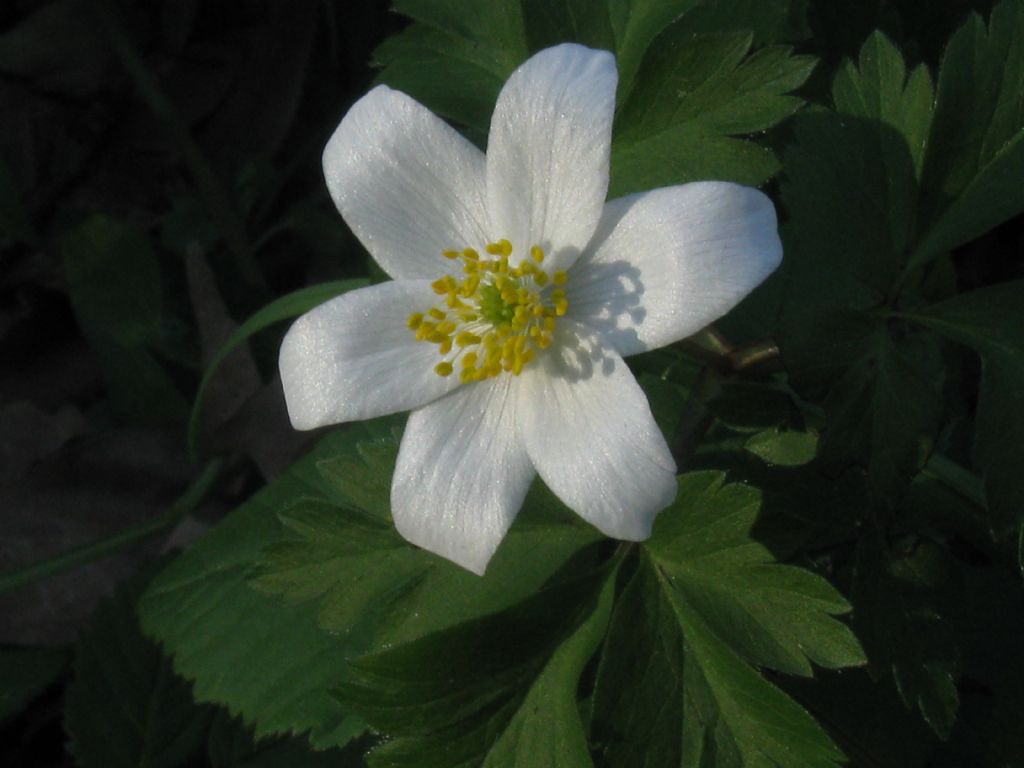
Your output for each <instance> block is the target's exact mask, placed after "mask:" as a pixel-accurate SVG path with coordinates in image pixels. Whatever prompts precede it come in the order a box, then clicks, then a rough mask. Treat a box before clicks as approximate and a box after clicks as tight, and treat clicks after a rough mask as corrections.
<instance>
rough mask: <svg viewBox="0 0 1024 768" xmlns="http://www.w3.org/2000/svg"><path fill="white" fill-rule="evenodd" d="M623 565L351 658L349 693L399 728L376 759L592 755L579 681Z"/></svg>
mask: <svg viewBox="0 0 1024 768" xmlns="http://www.w3.org/2000/svg"><path fill="white" fill-rule="evenodd" d="M613 576H614V569H609V570H605V571H599V572H597V573H594V574H588V575H585V576H583V577H581V578H579V579H575V580H573V581H569V582H564V583H562V584H558V585H555V586H552V587H550V588H548V589H546V590H542V591H540V592H537V593H536V594H535V595H533V596H532V597H530V598H528V599H527V600H524V601H523V602H522V603H519V604H518V605H515V606H513V607H511V608H509V609H507V610H505V611H502V612H499V613H496V614H493V615H491V616H488V617H485V618H483V619H481V620H478V621H476V622H473V623H467V624H461V625H457V626H454V627H452V628H450V629H448V630H445V631H442V632H438V633H435V634H432V635H428V636H426V637H423V638H421V639H419V640H417V641H413V642H410V643H406V644H404V645H400V646H398V647H396V648H392V649H388V650H386V651H383V652H381V653H378V654H373V655H370V656H365V657H362V658H359V659H356V660H354V661H353V662H351V664H350V665H349V668H348V674H347V675H346V679H345V681H344V682H343V683H342V685H341V686H340V687H339V688H338V689H337V692H336V693H337V695H338V697H339V698H341V699H342V700H344V701H346V702H349V703H351V705H352V706H354V707H355V708H356V710H357V711H358V712H360V713H361V714H363V715H364V716H365V717H366V719H367V721H368V722H369V723H370V724H371V725H372V726H374V727H376V728H379V729H381V730H382V731H383V732H385V733H387V734H389V735H391V736H393V737H394V740H392V741H389V742H388V743H387V744H386V745H384V746H383V747H381V748H379V749H377V750H375V751H374V752H373V753H372V754H371V755H370V759H369V762H370V765H372V766H395V767H396V768H397V766H420V765H422V766H427V765H430V766H459V765H480V764H482V765H484V766H515V765H525V764H529V765H538V766H566V767H567V768H568V767H569V766H586V765H589V764H590V762H589V758H588V755H587V745H586V739H585V736H584V732H583V726H582V722H581V720H580V715H579V712H578V709H577V704H576V689H577V686H578V685H579V677H580V673H581V672H582V669H583V666H584V665H585V664H586V662H587V660H588V659H589V658H590V656H591V655H592V654H593V652H594V650H595V648H596V646H597V644H598V643H599V642H600V640H601V637H602V635H603V633H604V628H605V625H606V624H607V621H608V613H609V609H610V605H611V600H610V597H611V590H610V588H609V587H610V585H611V584H612V581H613V579H612V577H613ZM602 585H604V586H603V588H602ZM526 760H529V761H530V762H529V763H524V762H523V761H526Z"/></svg>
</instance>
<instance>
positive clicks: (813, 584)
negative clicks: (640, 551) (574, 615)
mask: <svg viewBox="0 0 1024 768" xmlns="http://www.w3.org/2000/svg"><path fill="white" fill-rule="evenodd" d="M679 491H680V492H679V498H678V500H677V501H676V503H675V505H673V506H672V507H670V508H669V509H668V510H667V511H666V512H664V513H663V514H662V515H661V516H660V517H659V518H658V521H657V523H656V525H655V532H654V535H653V537H652V538H651V540H650V541H649V542H648V543H647V544H646V545H645V550H646V553H645V555H644V557H643V558H642V561H641V562H640V564H639V566H638V571H637V572H636V573H635V574H634V576H633V577H632V580H631V581H630V583H629V585H628V586H627V587H626V589H625V591H624V592H623V594H622V597H621V598H620V601H619V602H618V603H617V605H616V610H615V615H614V617H613V620H612V627H611V629H610V630H609V637H608V641H607V644H606V646H605V651H604V654H603V656H602V660H601V668H600V670H599V673H598V679H597V687H596V692H595V697H594V698H595V701H594V720H595V731H596V734H597V735H598V736H599V738H601V740H602V741H604V742H605V746H604V753H605V758H606V759H607V761H608V764H609V765H612V766H615V765H651V766H655V765H673V764H684V765H704V764H709V765H780V766H784V765H794V766H796V765H821V766H831V765H837V764H838V761H840V760H841V758H842V754H841V753H840V752H839V751H838V750H837V749H836V748H835V746H834V745H833V744H832V742H831V741H830V740H829V738H828V737H827V736H826V735H825V733H824V732H823V731H821V730H820V728H819V727H818V726H817V725H816V724H815V722H814V720H813V719H812V718H811V717H810V715H808V714H807V712H806V711H804V710H803V709H802V708H801V707H800V706H799V705H798V704H796V703H795V702H794V701H793V700H791V699H790V698H788V697H787V696H786V695H785V694H784V693H783V692H782V691H780V690H779V689H778V688H776V687H775V686H773V685H772V684H771V683H769V682H768V681H766V680H765V679H764V678H763V677H761V676H760V675H759V674H758V673H757V671H756V670H755V669H754V668H753V667H751V666H750V665H751V664H756V665H758V666H763V667H767V668H771V669H776V670H779V671H784V672H789V673H791V674H797V675H810V674H811V667H810V662H811V661H813V662H814V663H816V664H818V665H821V666H825V667H831V668H836V667H845V666H851V665H857V664H861V663H863V661H864V657H863V653H862V651H861V650H860V646H859V645H858V643H857V641H856V640H855V639H854V637H853V635H852V633H851V632H850V630H849V629H848V628H847V627H846V626H845V625H843V624H841V623H840V622H838V621H837V620H836V619H834V618H832V616H833V615H835V614H841V613H845V612H847V611H848V610H849V605H848V604H847V603H846V601H845V600H844V599H843V598H842V597H841V596H840V595H839V593H838V592H836V590H835V589H834V588H833V587H831V586H830V585H829V584H828V582H826V581H825V580H824V579H822V578H820V577H819V576H815V575H813V574H812V573H810V572H808V571H804V570H802V569H798V568H792V567H788V566H782V565H778V564H776V563H774V562H773V558H772V556H771V554H770V553H769V552H768V551H767V550H766V549H765V548H764V547H763V546H762V545H760V544H758V543H757V542H756V541H754V540H753V539H751V538H750V529H751V526H752V524H753V522H754V518H755V517H756V515H757V510H758V506H759V497H758V494H757V493H756V491H754V490H752V489H750V488H747V487H745V486H740V485H724V486H723V484H722V477H721V475H719V474H716V473H696V474H688V475H683V476H682V477H681V478H680V487H679ZM680 723H681V724H682V731H681V732H680Z"/></svg>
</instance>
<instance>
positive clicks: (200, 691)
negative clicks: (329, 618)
mask: <svg viewBox="0 0 1024 768" xmlns="http://www.w3.org/2000/svg"><path fill="white" fill-rule="evenodd" d="M366 434H367V433H366V432H365V431H364V430H363V429H362V427H361V426H357V427H353V428H352V429H350V430H347V431H343V432H337V433H335V434H333V435H331V436H329V437H327V438H325V439H324V440H323V441H321V443H320V444H319V445H318V447H317V450H315V451H314V452H313V453H311V454H310V455H309V456H307V457H306V458H304V459H303V460H301V461H299V462H298V463H296V464H295V465H293V466H292V467H291V468H289V469H288V470H287V471H286V472H285V473H284V474H282V475H281V477H280V478H279V479H278V480H277V481H276V482H275V483H273V484H271V485H270V486H268V487H267V488H265V489H264V490H262V491H261V492H260V493H258V494H256V495H255V496H253V497H252V498H251V499H250V500H249V501H248V502H246V503H245V504H243V505H242V506H241V507H239V508H238V509H236V510H234V511H233V512H232V513H231V514H230V515H229V516H228V517H227V518H225V519H224V520H223V521H222V522H221V523H220V524H218V525H217V527H216V528H214V529H213V530H212V531H211V532H210V533H209V534H208V535H207V536H206V537H205V538H203V539H202V540H201V541H199V542H198V543H196V544H195V545H194V546H193V547H191V548H190V549H189V550H188V551H187V552H186V553H184V554H183V555H181V556H180V557H178V558H177V559H176V560H174V561H173V562H172V563H171V564H170V565H169V566H168V567H167V568H165V569H164V570H163V571H162V572H161V573H159V574H158V575H157V576H156V578H155V579H154V580H153V582H152V583H151V584H150V586H149V588H148V589H147V591H146V593H145V594H144V595H143V597H142V599H141V601H140V603H139V617H140V619H141V621H142V626H143V629H144V630H145V631H146V632H147V634H149V635H151V636H153V637H154V638H155V639H157V640H158V641H160V642H161V643H162V644H163V645H164V647H165V648H166V649H167V650H168V651H169V652H170V653H171V654H172V655H173V658H174V666H175V669H176V670H177V671H178V673H179V674H181V675H183V676H185V677H187V678H189V679H191V680H194V681H195V684H194V688H193V692H194V695H195V697H196V699H197V700H199V701H211V702H215V703H218V704H221V705H223V706H225V707H227V709H228V710H229V711H230V712H231V713H232V714H240V715H241V716H242V718H243V719H244V721H245V722H246V723H247V724H252V725H254V726H255V736H256V738H264V737H265V736H268V735H273V734H276V733H289V732H294V733H302V732H306V731H308V732H309V739H310V742H311V743H312V744H313V746H314V747H317V748H326V747H329V746H335V745H341V744H345V743H347V742H348V741H349V740H351V739H352V738H353V737H355V736H356V735H358V734H359V733H360V732H361V731H362V729H363V725H362V723H361V722H360V721H359V720H358V719H357V718H353V717H351V716H349V715H348V713H346V712H345V711H344V710H343V709H342V708H341V706H340V705H339V704H338V702H337V701H336V700H335V699H333V698H332V697H331V696H330V695H329V694H328V693H327V691H326V686H327V685H328V684H329V683H330V681H333V680H336V679H337V678H338V676H339V675H340V674H341V663H342V660H341V658H340V657H339V655H338V643H337V639H336V638H333V637H331V636H330V635H328V634H326V633H324V632H323V631H321V630H320V629H319V628H318V627H317V625H316V615H317V608H316V606H315V605H312V604H308V603H307V604H287V603H282V602H281V601H279V600H277V599H276V598H274V597H272V596H270V595H266V594H262V593H260V592H257V591H256V590H254V589H253V588H252V587H251V586H250V585H249V584H248V582H247V580H246V576H247V574H248V572H249V571H250V570H251V568H252V567H253V565H254V564H255V563H256V562H257V561H258V560H259V557H260V554H261V552H262V550H263V548H264V547H266V546H268V545H269V544H272V543H274V542H276V541H279V540H280V539H281V537H282V530H281V525H280V523H279V521H278V519H277V514H278V512H279V511H280V510H281V509H283V508H285V507H286V506H288V505H289V504H292V503H294V502H295V500H296V499H298V498H302V497H303V496H311V497H330V495H331V493H332V489H331V487H330V486H328V485H327V484H326V483H324V481H323V480H322V479H321V477H320V473H319V472H318V471H317V469H316V464H317V462H318V461H320V460H323V459H329V458H333V457H336V456H338V455H340V454H343V453H355V446H356V443H357V442H358V440H359V438H360V437H362V436H365V435H366ZM285 682H286V685H285Z"/></svg>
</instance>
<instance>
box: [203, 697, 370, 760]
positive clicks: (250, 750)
mask: <svg viewBox="0 0 1024 768" xmlns="http://www.w3.org/2000/svg"><path fill="white" fill-rule="evenodd" d="M206 758H207V761H208V764H209V766H210V768H337V766H345V768H362V766H364V765H365V763H364V762H363V761H362V760H360V759H359V757H358V754H353V751H352V750H344V751H343V750H339V749H326V750H314V749H312V748H311V747H310V746H309V742H307V741H306V739H305V738H303V737H301V736H300V737H279V738H273V739H264V740H263V741H256V740H255V739H253V737H252V733H251V730H250V729H247V728H246V727H245V726H244V725H242V724H241V723H240V722H239V720H238V719H237V718H232V717H230V716H229V715H228V714H227V713H226V712H225V711H224V710H223V709H220V710H217V712H216V714H215V715H214V718H213V723H212V724H211V726H210V732H209V736H208V737H207V739H206Z"/></svg>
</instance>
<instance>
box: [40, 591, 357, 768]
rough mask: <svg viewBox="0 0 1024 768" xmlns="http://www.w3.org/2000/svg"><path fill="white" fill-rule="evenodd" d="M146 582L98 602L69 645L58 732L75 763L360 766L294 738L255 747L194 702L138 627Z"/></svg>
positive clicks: (224, 718) (87, 767)
mask: <svg viewBox="0 0 1024 768" xmlns="http://www.w3.org/2000/svg"><path fill="white" fill-rule="evenodd" d="M147 580H148V577H147V575H146V574H142V575H139V576H136V577H135V578H134V579H133V580H132V581H130V582H129V583H128V584H126V585H123V586H122V588H121V589H119V590H118V592H117V593H116V594H115V595H114V596H113V597H112V598H110V599H109V600H107V601H105V602H104V603H103V604H102V605H101V606H100V608H99V610H98V611H97V612H96V615H95V616H94V618H93V620H92V623H91V625H90V627H89V628H88V629H87V631H86V632H85V633H84V634H83V636H82V637H81V638H80V639H79V641H78V643H77V645H76V646H75V661H74V680H73V681H72V683H71V685H70V687H69V688H68V694H67V702H66V708H65V727H66V729H67V731H68V733H69V734H70V736H71V746H70V749H71V751H72V753H73V754H74V756H75V758H76V760H77V764H78V765H81V766H83V768H91V766H102V767H103V768H118V766H139V765H151V766H164V767H165V768H186V767H187V766H194V765H209V766H210V768H327V766H337V765H347V766H352V768H356V767H357V766H359V765H362V762H361V761H359V760H358V758H357V757H356V756H354V755H348V756H346V755H345V754H344V753H342V752H340V751H338V750H327V751H321V752H315V751H313V750H311V749H310V748H309V745H308V744H307V743H306V741H305V739H302V738H279V739H271V740H268V741H264V742H257V741H256V740H254V739H253V737H252V734H251V732H250V731H248V730H247V729H246V728H245V727H243V726H242V725H241V724H240V723H239V722H238V721H237V720H236V719H233V718H231V717H230V716H229V715H228V714H227V713H226V712H225V711H224V710H220V709H216V708H214V707H211V706H209V705H200V704H196V703H194V702H193V700H192V696H191V690H190V686H189V684H188V683H187V682H186V681H185V680H183V679H182V678H180V677H177V676H175V674H174V672H173V671H172V669H171V660H170V659H169V658H168V657H167V656H164V655H163V654H162V653H161V652H160V649H159V648H158V647H157V646H156V644H154V643H153V642H152V641H151V640H149V639H147V638H146V637H144V636H143V634H142V631H141V630H140V628H139V626H138V623H137V620H136V615H135V604H136V601H137V599H138V597H139V595H140V593H141V591H142V589H143V588H144V587H145V586H146V581H147ZM52 655H57V656H60V657H61V658H62V659H63V654H55V653H53V652H51V656H52ZM58 669H59V667H58ZM204 760H205V762H203V761H204ZM339 761H342V762H339Z"/></svg>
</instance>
